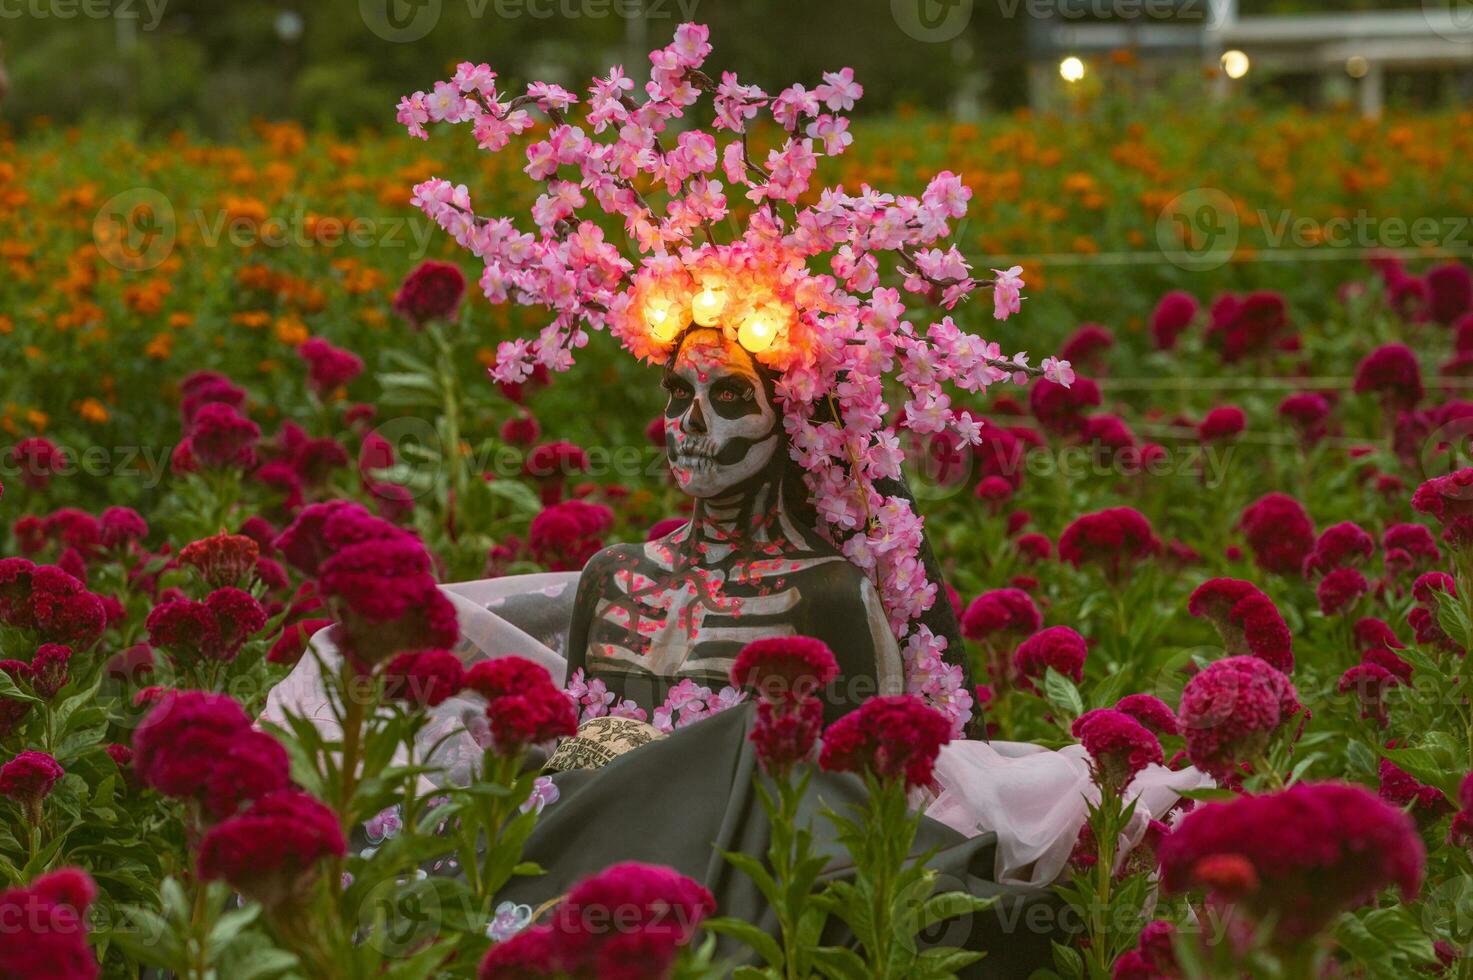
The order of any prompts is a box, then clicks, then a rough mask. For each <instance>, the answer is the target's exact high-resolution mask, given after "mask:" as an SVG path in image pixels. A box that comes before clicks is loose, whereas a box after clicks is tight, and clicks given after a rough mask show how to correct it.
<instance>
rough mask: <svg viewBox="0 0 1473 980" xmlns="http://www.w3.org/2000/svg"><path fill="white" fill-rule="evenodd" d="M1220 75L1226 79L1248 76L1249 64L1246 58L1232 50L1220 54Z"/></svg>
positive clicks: (1237, 51)
mask: <svg viewBox="0 0 1473 980" xmlns="http://www.w3.org/2000/svg"><path fill="white" fill-rule="evenodd" d="M1221 61H1222V73H1223V74H1224V75H1226V76H1227V77H1228V78H1233V79H1238V78H1242V77H1243V76H1244V75H1246V74H1248V68H1249V66H1250V62H1249V61H1248V56H1247V55H1246V54H1244V53H1243V52H1241V51H1239V50H1237V49H1236V48H1234V49H1233V50H1232V51H1224V52H1223V53H1222V59H1221Z"/></svg>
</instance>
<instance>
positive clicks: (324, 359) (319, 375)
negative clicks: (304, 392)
mask: <svg viewBox="0 0 1473 980" xmlns="http://www.w3.org/2000/svg"><path fill="white" fill-rule="evenodd" d="M297 354H299V355H300V356H301V358H302V360H304V361H306V362H307V383H308V384H309V385H311V386H312V390H313V391H315V392H317V393H318V394H319V395H325V394H328V393H330V392H333V391H335V390H337V389H338V388H341V387H342V386H343V385H345V384H347V383H348V382H349V381H352V380H353V379H354V378H356V377H358V375H360V374H362V373H363V359H362V358H361V357H359V356H358V355H357V354H354V353H353V352H352V351H346V350H343V349H342V348H340V347H334V346H333V345H332V344H329V343H328V342H327V341H325V340H323V339H322V338H321V337H311V338H309V339H307V340H306V341H305V342H304V343H303V344H302V346H300V347H298V348H297Z"/></svg>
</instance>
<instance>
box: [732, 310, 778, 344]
mask: <svg viewBox="0 0 1473 980" xmlns="http://www.w3.org/2000/svg"><path fill="white" fill-rule="evenodd" d="M776 339H777V321H776V320H775V319H774V318H773V317H772V315H771V314H768V313H763V312H760V311H759V312H756V313H752V314H750V315H749V316H748V317H747V318H746V319H745V320H743V321H742V325H741V327H740V328H739V329H738V330H737V343H739V344H741V345H742V346H743V347H745V348H746V349H747V350H748V351H750V352H751V353H753V354H760V353H762V352H763V351H765V350H767V348H769V347H771V346H772V342H773V341H774V340H776Z"/></svg>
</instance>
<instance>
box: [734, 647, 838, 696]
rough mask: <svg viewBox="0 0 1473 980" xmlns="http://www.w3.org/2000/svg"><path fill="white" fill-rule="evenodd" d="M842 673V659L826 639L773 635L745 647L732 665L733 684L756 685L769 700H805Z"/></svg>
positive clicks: (754, 687) (757, 689)
mask: <svg viewBox="0 0 1473 980" xmlns="http://www.w3.org/2000/svg"><path fill="white" fill-rule="evenodd" d="M837 676H839V663H838V661H837V660H835V659H834V654H833V651H832V650H830V649H829V648H828V645H827V644H825V643H824V642H823V641H822V640H816V639H814V638H813V637H811V636H772V637H767V638H765V639H760V640H753V641H752V642H751V643H748V644H747V645H746V646H744V647H742V649H741V652H739V653H738V654H737V657H736V660H735V661H734V662H733V663H732V665H731V683H732V686H733V687H738V688H752V689H755V690H756V691H757V692H758V693H759V694H761V695H762V697H763V698H764V699H766V700H769V701H801V700H803V699H805V698H807V697H809V696H811V695H813V694H815V693H817V692H818V691H821V690H822V689H823V688H825V687H827V686H828V685H829V684H830V683H831V682H832V681H833V679H834V678H835V677H837Z"/></svg>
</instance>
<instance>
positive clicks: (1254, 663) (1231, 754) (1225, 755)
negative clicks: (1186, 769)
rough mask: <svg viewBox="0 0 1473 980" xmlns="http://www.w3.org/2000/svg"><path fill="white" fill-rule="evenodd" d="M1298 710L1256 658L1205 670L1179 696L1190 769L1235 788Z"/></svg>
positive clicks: (1283, 681)
mask: <svg viewBox="0 0 1473 980" xmlns="http://www.w3.org/2000/svg"><path fill="white" fill-rule="evenodd" d="M1302 710H1303V709H1302V708H1301V706H1300V704H1299V700H1298V697H1297V695H1296V693H1295V691H1294V685H1293V684H1291V683H1290V682H1289V679H1288V678H1287V677H1285V676H1284V675H1283V674H1281V673H1280V672H1279V671H1277V670H1275V669H1274V668H1273V667H1271V666H1269V665H1268V664H1267V663H1266V662H1264V661H1262V660H1260V659H1258V658H1257V657H1227V658H1225V659H1223V660H1217V661H1214V662H1213V663H1210V664H1208V665H1207V666H1206V667H1205V668H1204V669H1203V670H1202V672H1201V673H1199V674H1197V675H1196V676H1195V677H1193V678H1192V679H1191V680H1189V681H1188V682H1187V686H1186V688H1185V689H1184V690H1183V691H1182V696H1181V710H1180V712H1179V716H1180V718H1181V724H1182V733H1183V735H1185V736H1186V745H1187V756H1188V757H1189V758H1190V759H1191V760H1192V764H1193V765H1194V766H1196V767H1197V768H1198V769H1201V770H1202V771H1203V772H1207V773H1210V774H1211V775H1213V776H1214V777H1216V778H1217V779H1218V780H1219V781H1221V782H1226V783H1236V782H1237V781H1238V779H1239V777H1240V772H1239V770H1240V767H1241V766H1242V765H1243V764H1244V763H1249V762H1252V761H1253V760H1255V759H1256V758H1257V757H1258V756H1260V755H1262V754H1263V752H1264V750H1265V749H1266V748H1267V747H1268V743H1269V740H1270V739H1271V738H1272V737H1273V736H1274V734H1275V733H1277V732H1278V731H1279V729H1280V728H1281V727H1282V726H1283V725H1284V724H1285V723H1286V722H1287V721H1288V720H1289V719H1290V718H1292V717H1293V716H1294V715H1296V714H1298V713H1299V712H1300V711H1302Z"/></svg>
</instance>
